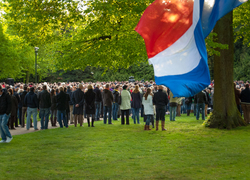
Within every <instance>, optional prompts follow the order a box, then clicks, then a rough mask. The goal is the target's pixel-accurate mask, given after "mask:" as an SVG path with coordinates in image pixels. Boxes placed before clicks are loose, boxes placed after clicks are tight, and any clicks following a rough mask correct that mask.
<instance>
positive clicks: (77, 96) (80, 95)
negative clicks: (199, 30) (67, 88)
mask: <svg viewBox="0 0 250 180" xmlns="http://www.w3.org/2000/svg"><path fill="white" fill-rule="evenodd" d="M72 102H73V104H74V109H73V114H78V115H83V103H84V92H83V91H82V90H81V89H77V90H76V91H74V92H73V94H72ZM76 104H79V107H75V105H76Z"/></svg>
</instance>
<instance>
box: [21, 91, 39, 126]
mask: <svg viewBox="0 0 250 180" xmlns="http://www.w3.org/2000/svg"><path fill="white" fill-rule="evenodd" d="M24 104H25V105H27V107H28V109H27V124H26V129H27V130H29V129H30V117H31V115H33V120H34V129H35V130H38V128H37V110H38V109H39V104H38V99H37V95H36V94H35V93H34V87H31V88H30V92H29V93H28V94H26V96H25V98H24Z"/></svg>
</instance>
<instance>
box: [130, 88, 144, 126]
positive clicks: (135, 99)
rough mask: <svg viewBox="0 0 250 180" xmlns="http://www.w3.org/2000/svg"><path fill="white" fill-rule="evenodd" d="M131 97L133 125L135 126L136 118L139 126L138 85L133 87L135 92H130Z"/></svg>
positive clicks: (139, 100) (139, 102)
mask: <svg viewBox="0 0 250 180" xmlns="http://www.w3.org/2000/svg"><path fill="white" fill-rule="evenodd" d="M131 97H132V103H131V108H132V109H133V111H132V113H133V120H134V124H136V118H137V124H140V117H139V110H140V108H141V104H142V98H141V93H140V91H139V86H138V85H136V86H135V90H134V91H133V92H132V94H131Z"/></svg>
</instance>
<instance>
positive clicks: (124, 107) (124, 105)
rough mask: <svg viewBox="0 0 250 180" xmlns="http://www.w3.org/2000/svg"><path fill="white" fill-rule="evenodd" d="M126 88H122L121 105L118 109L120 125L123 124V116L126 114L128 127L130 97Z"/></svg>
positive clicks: (125, 86)
mask: <svg viewBox="0 0 250 180" xmlns="http://www.w3.org/2000/svg"><path fill="white" fill-rule="evenodd" d="M127 88H128V86H127V85H124V86H123V90H122V92H121V105H120V109H121V112H122V114H121V124H124V123H125V120H124V114H126V124H127V125H129V110H130V109H131V104H130V100H131V95H130V93H129V91H128V90H127Z"/></svg>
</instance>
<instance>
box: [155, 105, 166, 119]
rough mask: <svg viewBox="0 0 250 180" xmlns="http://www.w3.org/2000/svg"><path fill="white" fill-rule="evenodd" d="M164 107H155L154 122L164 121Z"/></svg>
mask: <svg viewBox="0 0 250 180" xmlns="http://www.w3.org/2000/svg"><path fill="white" fill-rule="evenodd" d="M165 110H166V106H156V121H159V120H162V121H165Z"/></svg>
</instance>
